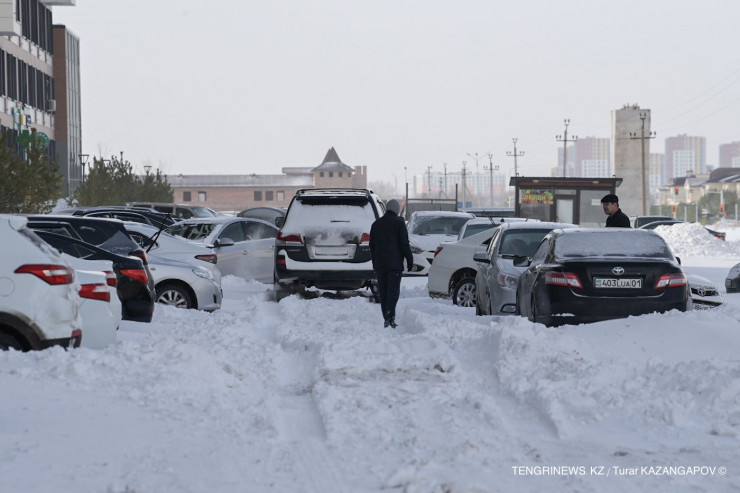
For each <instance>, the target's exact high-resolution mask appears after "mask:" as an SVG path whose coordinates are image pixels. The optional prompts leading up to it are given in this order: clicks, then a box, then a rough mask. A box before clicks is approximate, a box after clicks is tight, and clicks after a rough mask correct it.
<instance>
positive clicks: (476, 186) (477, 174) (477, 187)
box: [466, 152, 483, 198]
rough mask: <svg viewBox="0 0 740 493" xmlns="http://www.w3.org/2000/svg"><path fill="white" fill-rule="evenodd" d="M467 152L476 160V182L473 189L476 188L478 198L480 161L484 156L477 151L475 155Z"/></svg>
mask: <svg viewBox="0 0 740 493" xmlns="http://www.w3.org/2000/svg"><path fill="white" fill-rule="evenodd" d="M466 154H467V155H468V156H470V157H471V158H473V159H474V160H475V184H474V185H473V189H474V190H475V196H476V198H477V197H478V195H480V183H479V179H480V175H479V173H478V161H479V160H480V159H483V156H480V157H478V153H477V152H476V153H475V155H473V154H470V153H469V152H468V153H466Z"/></svg>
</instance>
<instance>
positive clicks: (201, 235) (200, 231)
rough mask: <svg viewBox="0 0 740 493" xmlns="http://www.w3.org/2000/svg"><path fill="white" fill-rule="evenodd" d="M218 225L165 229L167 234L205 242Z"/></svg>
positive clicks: (180, 225) (191, 225) (205, 224)
mask: <svg viewBox="0 0 740 493" xmlns="http://www.w3.org/2000/svg"><path fill="white" fill-rule="evenodd" d="M216 226H217V225H216V224H213V223H192V224H175V225H172V226H170V227H169V228H167V229H165V230H164V232H165V233H169V234H171V235H172V236H180V237H181V238H185V239H186V240H195V241H199V240H204V239H205V238H207V237H208V235H210V234H211V232H212V231H213V228H215V227H216Z"/></svg>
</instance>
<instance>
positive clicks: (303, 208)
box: [283, 197, 376, 231]
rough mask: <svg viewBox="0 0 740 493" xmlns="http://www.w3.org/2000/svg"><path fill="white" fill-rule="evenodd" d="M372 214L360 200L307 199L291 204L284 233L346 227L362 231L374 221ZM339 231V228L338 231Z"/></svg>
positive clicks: (359, 198) (369, 206)
mask: <svg viewBox="0 0 740 493" xmlns="http://www.w3.org/2000/svg"><path fill="white" fill-rule="evenodd" d="M375 219H376V217H375V211H374V209H373V207H372V205H371V204H370V201H369V200H367V199H366V198H364V197H358V198H355V197H346V198H345V197H342V198H339V199H337V198H329V197H316V198H315V197H311V198H310V199H308V198H303V199H302V200H300V201H298V202H296V203H294V204H293V206H292V207H291V208H290V210H289V211H288V215H287V216H286V218H285V225H284V226H283V230H284V231H304V230H306V229H307V228H309V229H317V228H318V229H323V228H327V227H328V228H333V227H341V226H342V225H347V226H358V227H363V228H364V227H366V228H367V229H368V231H369V228H370V225H372V223H373V222H374V221H375ZM340 229H341V228H340Z"/></svg>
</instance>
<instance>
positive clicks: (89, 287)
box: [80, 283, 110, 302]
mask: <svg viewBox="0 0 740 493" xmlns="http://www.w3.org/2000/svg"><path fill="white" fill-rule="evenodd" d="M80 297H81V298H88V299H91V300H100V301H108V302H110V290H109V289H108V286H107V285H105V284H102V283H101V284H83V285H82V287H80Z"/></svg>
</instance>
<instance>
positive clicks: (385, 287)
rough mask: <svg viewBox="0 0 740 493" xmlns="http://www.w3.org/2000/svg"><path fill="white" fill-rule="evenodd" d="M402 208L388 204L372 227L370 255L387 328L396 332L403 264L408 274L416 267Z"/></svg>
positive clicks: (396, 204)
mask: <svg viewBox="0 0 740 493" xmlns="http://www.w3.org/2000/svg"><path fill="white" fill-rule="evenodd" d="M400 211H401V204H399V203H398V201H397V200H395V199H391V200H389V201H388V202H387V203H386V204H385V214H384V215H383V217H381V218H380V219H378V220H376V221H375V222H374V223H373V225H372V226H371V227H370V254H371V255H372V259H373V270H374V271H375V273H376V275H377V276H378V290H379V291H380V309H381V310H382V311H383V320H384V324H383V326H384V327H388V326H389V325H390V326H391V327H393V328H394V329H395V328H396V326H397V324H396V304H397V303H398V297H399V296H400V294H401V275H402V274H403V261H404V260H406V266H407V268H408V270H409V271H410V270H411V267H412V266H413V265H414V257H413V255H412V254H411V247H410V246H409V233H408V231H407V230H406V223H405V222H404V220H403V219H402V218H400V217H398V213H399V212H400Z"/></svg>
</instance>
